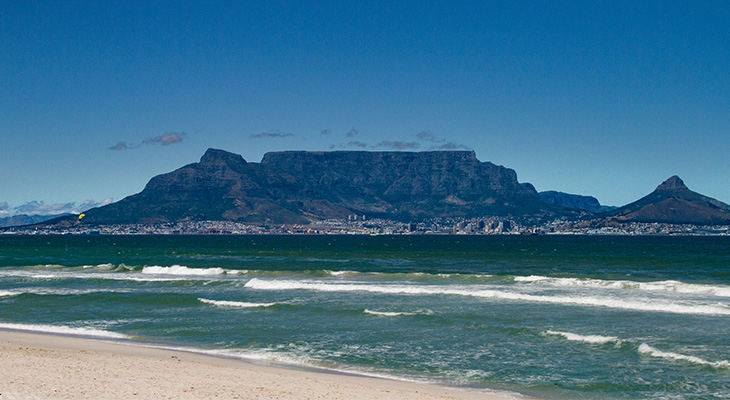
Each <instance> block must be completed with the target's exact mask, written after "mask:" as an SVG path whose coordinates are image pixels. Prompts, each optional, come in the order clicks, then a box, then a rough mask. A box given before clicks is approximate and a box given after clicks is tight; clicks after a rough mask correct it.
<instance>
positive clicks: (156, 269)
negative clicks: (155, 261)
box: [142, 265, 227, 275]
mask: <svg viewBox="0 0 730 400" xmlns="http://www.w3.org/2000/svg"><path fill="white" fill-rule="evenodd" d="M226 272H227V271H226V270H225V269H223V268H189V267H185V266H183V265H173V266H170V267H160V266H151V267H144V268H142V273H143V274H155V275H223V274H225V273H226Z"/></svg>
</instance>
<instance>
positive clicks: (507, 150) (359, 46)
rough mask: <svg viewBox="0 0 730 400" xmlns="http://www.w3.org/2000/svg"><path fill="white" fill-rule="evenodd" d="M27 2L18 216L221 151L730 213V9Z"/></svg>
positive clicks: (13, 41)
mask: <svg viewBox="0 0 730 400" xmlns="http://www.w3.org/2000/svg"><path fill="white" fill-rule="evenodd" d="M115 3H119V4H111V3H110V2H98V1H89V2H86V1H68V2H53V1H50V2H48V1H43V2H35V1H30V0H28V1H14V0H11V1H5V2H2V3H1V4H0V88H2V89H1V90H0V149H1V150H0V151H1V154H0V214H3V213H5V214H9V213H13V212H16V211H14V210H17V209H18V207H21V206H26V209H28V208H32V207H33V206H38V207H41V208H42V207H46V208H49V207H55V206H62V205H72V206H73V207H76V208H79V207H81V204H82V203H84V202H86V203H85V204H86V205H87V206H88V205H89V204H95V203H98V202H102V201H104V200H105V199H110V198H111V199H113V200H120V199H122V198H123V197H125V196H128V195H130V194H134V193H137V192H139V191H141V190H142V189H143V188H144V185H145V184H146V183H147V181H148V180H149V179H150V178H151V177H152V176H154V175H157V174H160V173H164V172H169V171H172V170H174V169H176V168H179V167H181V166H183V165H185V164H188V163H192V162H196V161H198V160H199V158H200V156H201V155H202V154H203V153H204V152H205V150H206V149H207V148H209V147H214V148H221V149H225V150H228V151H231V152H235V153H239V154H241V155H243V157H244V158H245V159H246V160H248V161H252V162H258V161H260V160H261V157H262V156H263V154H264V153H266V152H268V151H280V150H347V149H351V150H410V151H420V150H431V149H441V148H443V149H471V150H474V151H476V155H477V157H478V158H479V159H480V160H482V161H491V162H494V163H496V164H500V165H504V166H506V167H509V168H513V169H515V170H516V172H517V175H518V179H519V180H520V181H521V182H530V183H532V184H534V185H535V186H536V188H537V189H538V190H560V191H565V192H569V193H576V194H584V195H593V196H596V197H597V198H598V199H599V200H600V201H601V202H602V203H604V204H610V205H623V204H626V203H629V202H631V201H634V200H636V199H638V198H639V197H641V196H643V195H645V194H647V193H649V192H650V191H652V190H653V189H654V188H655V187H656V186H657V185H658V184H659V183H661V182H662V181H663V180H664V179H666V178H668V177H669V176H671V175H674V174H677V175H679V176H681V177H682V178H683V179H684V181H685V182H686V183H687V185H688V186H689V187H690V188H691V189H693V190H695V191H698V192H700V193H703V194H706V195H709V196H712V197H715V198H717V199H719V200H721V201H724V202H730V185H729V184H728V177H729V176H730V27H729V26H730V24H728V23H727V21H730V2H727V1H716V2H712V1H710V2H690V1H686V2H685V1H676V2H658V1H657V2H654V1H641V2H637V1H529V2H519V1H504V2H502V1H478V2H469V1H462V2H453V1H412V2H411V1H397V2H393V1H384V2H377V1H375V2H365V1H353V2H342V1H331V2H328V1H320V2H302V1H262V2H257V1H243V2H234V1H207V2H188V1H170V2H166V1H125V2H115Z"/></svg>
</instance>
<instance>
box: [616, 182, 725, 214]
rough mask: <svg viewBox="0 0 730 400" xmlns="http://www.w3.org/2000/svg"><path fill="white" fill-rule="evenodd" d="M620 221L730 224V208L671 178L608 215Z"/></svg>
mask: <svg viewBox="0 0 730 400" xmlns="http://www.w3.org/2000/svg"><path fill="white" fill-rule="evenodd" d="M607 217H608V218H607V219H609V220H613V221H618V222H658V223H670V224H695V225H723V224H730V205H728V204H725V203H723V202H721V201H719V200H716V199H713V198H711V197H707V196H704V195H702V194H699V193H696V192H693V191H691V190H690V189H689V188H688V187H687V186H686V185H685V184H684V181H683V180H682V179H681V178H680V177H679V176H677V175H673V176H671V177H669V178H668V179H667V180H665V181H664V182H662V183H661V184H660V185H659V186H657V187H656V189H654V191H653V192H651V193H649V194H648V195H646V196H644V197H642V198H640V199H639V200H637V201H634V202H632V203H629V204H627V205H625V206H623V207H619V208H617V209H616V210H614V211H611V212H609V213H608V214H607Z"/></svg>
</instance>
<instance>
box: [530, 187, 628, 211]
mask: <svg viewBox="0 0 730 400" xmlns="http://www.w3.org/2000/svg"><path fill="white" fill-rule="evenodd" d="M538 194H539V195H540V198H541V199H543V200H545V201H547V202H548V203H551V204H555V205H558V206H562V207H567V208H571V209H574V210H583V211H588V212H590V213H594V214H598V213H602V212H607V211H612V210H615V209H616V207H612V206H604V205H601V203H599V202H598V199H596V198H595V197H593V196H581V195H578V194H570V193H563V192H556V191H554V190H548V191H545V192H540V193H538Z"/></svg>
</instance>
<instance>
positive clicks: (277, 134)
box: [249, 130, 294, 139]
mask: <svg viewBox="0 0 730 400" xmlns="http://www.w3.org/2000/svg"><path fill="white" fill-rule="evenodd" d="M291 136H294V134H293V133H289V132H282V131H280V130H275V131H269V132H262V133H254V134H252V135H249V137H250V138H252V139H266V138H285V137H291Z"/></svg>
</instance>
